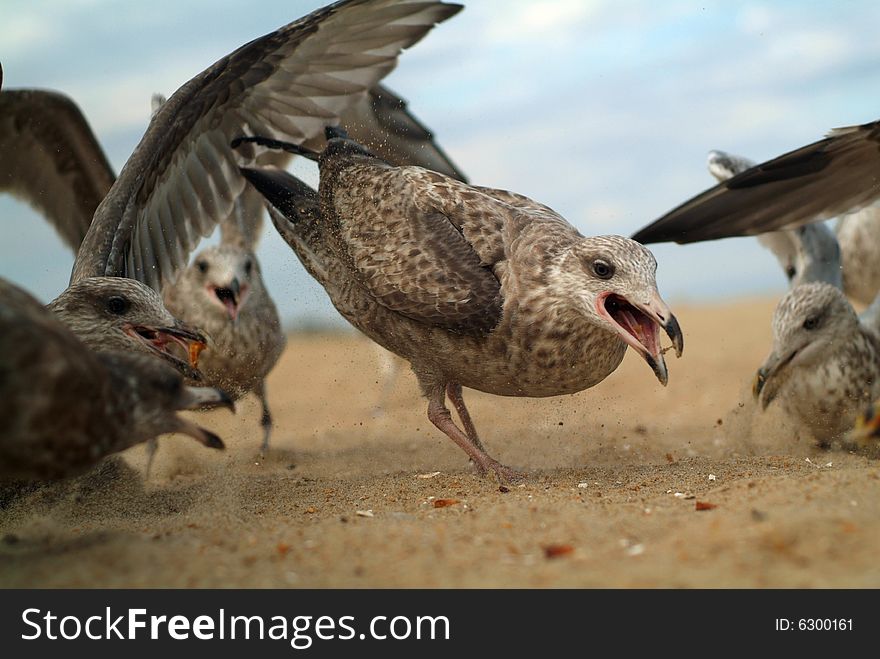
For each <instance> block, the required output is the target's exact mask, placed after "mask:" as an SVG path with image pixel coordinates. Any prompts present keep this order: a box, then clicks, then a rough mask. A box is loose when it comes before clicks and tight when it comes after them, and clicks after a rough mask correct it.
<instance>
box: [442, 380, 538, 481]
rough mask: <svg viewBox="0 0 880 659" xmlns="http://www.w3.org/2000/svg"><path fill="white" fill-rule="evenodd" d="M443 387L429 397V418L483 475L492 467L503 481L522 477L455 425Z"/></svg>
mask: <svg viewBox="0 0 880 659" xmlns="http://www.w3.org/2000/svg"><path fill="white" fill-rule="evenodd" d="M443 399H444V394H443V389H440V391H439V392H438V393H437V394H435V395H432V396H431V397H430V398H429V399H428V419H430V420H431V423H433V424H434V425H435V426H437V428H439V429H440V430H441V431H442V432H443V433H444V434H445V435H446V436H447V437H449V439H451V440H452V441H453V442H455V443H456V444H458V446H459V447H460V448H461V449H462V450H463V451H464V452H465V453H467V454H468V457H470V459H471V460H473V461H474V464H475V465H476V466H477V469H478V470H479V472H480V474H481V475H484V474H486V472H488V471H489V470H490V469H491V470H492V471H494V472H495V474H496V475H497V476H498V478H500V479H501V480H503V481H510V480H516V479H517V478H519V477H521V474H519V473H518V472H517V471H515V470H513V469H511V468H510V467H505V466H504V465H503V464H501V463H500V462H498V461H497V460H495V459H494V458H492V457H490V456H489V455H488V454H487V453H486V452H485V451H484V450H483V449H482V448H480V447H478V446H475V445H474V444H473V442H472V441H471V440H470V439H469V438H468V436H467V435H466V434H464V433H463V432H462V431H461V429H460V428H459V427H458V426H456V425H455V422H454V421H453V420H452V415H451V414H450V413H449V410H448V409H447V408H446V406H445V405H444V404H443V403H444V400H443Z"/></svg>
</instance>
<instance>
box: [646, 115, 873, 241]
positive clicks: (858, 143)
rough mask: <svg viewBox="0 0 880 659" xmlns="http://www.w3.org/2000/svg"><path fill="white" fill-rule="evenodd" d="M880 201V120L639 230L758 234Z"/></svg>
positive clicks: (665, 236)
mask: <svg viewBox="0 0 880 659" xmlns="http://www.w3.org/2000/svg"><path fill="white" fill-rule="evenodd" d="M878 198H880V121H875V122H872V123H868V124H864V125H861V126H850V127H847V128H838V129H835V130H833V131H831V133H829V135H828V137H826V138H825V139H823V140H820V141H818V142H814V143H813V144H809V145H807V146H804V147H801V148H799V149H796V150H794V151H791V152H789V153H786V154H784V155H782V156H779V157H778V158H774V159H773V160H769V161H767V162H765V163H761V164H760V165H756V166H754V167H752V168H750V169H747V170H745V171H743V172H740V173H739V174H737V175H736V176H733V177H732V178H730V179H728V180H726V181H724V182H722V183H720V184H718V185H716V186H715V187H714V188H711V189H709V190H706V191H705V192H703V193H701V194H699V195H697V196H696V197H694V198H693V199H690V200H689V201H686V202H685V203H683V204H682V205H680V206H678V207H677V208H675V209H673V210H671V211H670V212H669V213H667V214H666V215H664V216H663V217H661V218H660V219H658V220H656V221H654V222H653V223H651V224H649V225H648V226H646V227H644V228H643V229H640V230H639V231H638V232H636V233H635V234H634V235H633V239H634V240H637V241H639V242H641V243H645V244H648V243H659V242H668V241H674V242H677V243H682V244H683V243H691V242H698V241H702V240H716V239H718V238H727V237H731V236H754V235H757V234H760V233H767V232H769V231H777V230H779V229H789V228H794V227H796V226H799V225H802V224H806V223H808V222H815V221H818V220H826V219H829V218H832V217H834V216H836V215H841V214H843V213H846V212H848V211H852V210H855V209H858V208H861V207H863V206H866V205H868V204H870V203H871V202H873V201H874V200H876V199H878Z"/></svg>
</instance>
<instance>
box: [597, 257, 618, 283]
mask: <svg viewBox="0 0 880 659" xmlns="http://www.w3.org/2000/svg"><path fill="white" fill-rule="evenodd" d="M593 274H595V275H596V276H597V277H598V278H599V279H611V278H612V277H613V276H614V266H613V265H611V264H610V263H608V262H606V261H600V260H598V259H597V260H596V261H593Z"/></svg>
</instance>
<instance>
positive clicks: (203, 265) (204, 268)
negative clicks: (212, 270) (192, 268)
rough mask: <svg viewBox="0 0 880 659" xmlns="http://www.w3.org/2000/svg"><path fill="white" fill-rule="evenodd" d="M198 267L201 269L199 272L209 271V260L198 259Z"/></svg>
mask: <svg viewBox="0 0 880 659" xmlns="http://www.w3.org/2000/svg"><path fill="white" fill-rule="evenodd" d="M196 267H197V268H198V269H199V272H202V273H205V272H208V262H207V261H196Z"/></svg>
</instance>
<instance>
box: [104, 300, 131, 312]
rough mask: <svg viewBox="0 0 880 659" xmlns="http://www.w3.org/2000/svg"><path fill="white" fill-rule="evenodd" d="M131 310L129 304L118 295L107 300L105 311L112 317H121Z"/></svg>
mask: <svg viewBox="0 0 880 659" xmlns="http://www.w3.org/2000/svg"><path fill="white" fill-rule="evenodd" d="M130 308H131V303H130V302H129V301H128V300H127V299H125V298H124V297H122V296H120V295H114V296H113V297H111V298H109V299H108V300H107V311H109V312H110V313H112V314H113V315H114V316H121V315H122V314H124V313H125V312H126V311H128V310H129V309H130Z"/></svg>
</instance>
